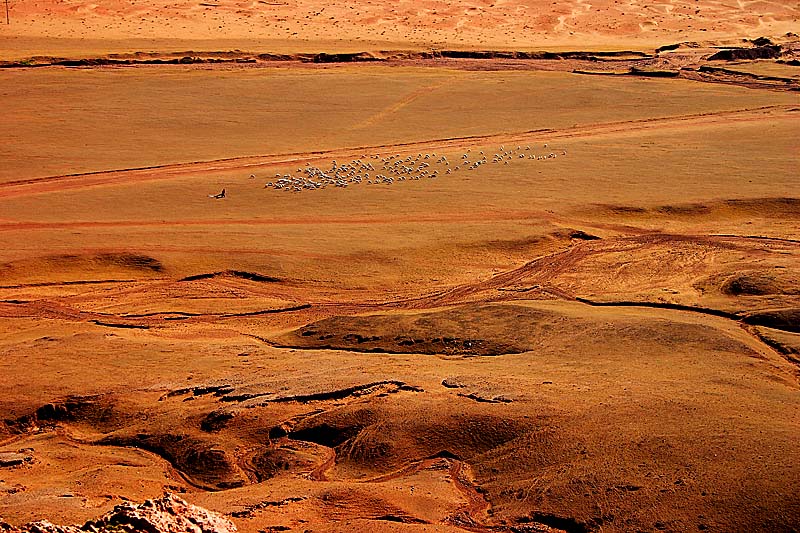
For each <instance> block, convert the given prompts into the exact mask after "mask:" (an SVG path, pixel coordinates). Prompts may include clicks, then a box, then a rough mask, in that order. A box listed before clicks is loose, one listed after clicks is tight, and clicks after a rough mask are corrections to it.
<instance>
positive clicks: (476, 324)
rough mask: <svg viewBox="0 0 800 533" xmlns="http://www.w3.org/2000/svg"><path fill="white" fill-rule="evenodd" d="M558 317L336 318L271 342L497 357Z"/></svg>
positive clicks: (471, 313) (509, 309)
mask: <svg viewBox="0 0 800 533" xmlns="http://www.w3.org/2000/svg"><path fill="white" fill-rule="evenodd" d="M557 316H560V315H557V314H556V313H551V312H545V311H540V310H536V309H531V308H525V307H521V306H513V305H467V306H462V307H458V308H453V309H448V310H445V311H435V312H429V313H423V314H414V315H401V314H384V315H370V316H338V317H332V318H327V319H324V320H320V321H319V322H314V323H312V324H308V325H306V326H303V327H302V328H300V329H298V330H295V331H294V332H291V333H289V334H286V335H283V336H281V337H279V338H277V339H275V343H276V344H277V345H278V346H283V347H291V348H314V349H334V350H349V351H357V352H366V353H414V354H429V355H432V354H444V355H474V356H495V355H503V354H511V353H521V352H525V351H528V350H530V349H531V348H532V344H531V341H530V340H529V339H530V335H529V334H530V333H531V332H535V331H537V330H539V329H541V328H542V327H543V326H545V325H546V324H547V323H549V322H551V321H552V320H554V319H555V317H557Z"/></svg>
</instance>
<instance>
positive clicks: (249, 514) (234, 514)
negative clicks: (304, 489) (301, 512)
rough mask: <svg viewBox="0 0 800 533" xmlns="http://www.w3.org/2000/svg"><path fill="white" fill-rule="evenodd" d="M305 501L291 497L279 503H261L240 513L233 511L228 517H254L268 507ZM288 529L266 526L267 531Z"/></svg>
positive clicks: (288, 528) (247, 507)
mask: <svg viewBox="0 0 800 533" xmlns="http://www.w3.org/2000/svg"><path fill="white" fill-rule="evenodd" d="M303 500H305V498H301V497H299V496H298V497H291V498H286V499H284V500H280V501H263V502H258V503H256V504H254V505H248V506H246V507H245V508H244V509H243V510H241V511H233V512H232V513H230V516H232V517H234V518H250V517H252V516H253V515H255V514H256V513H257V512H258V511H260V510H262V509H268V508H270V507H283V506H284V505H289V504H290V503H295V502H301V501H303ZM290 530H291V528H290V527H285V526H268V531H290Z"/></svg>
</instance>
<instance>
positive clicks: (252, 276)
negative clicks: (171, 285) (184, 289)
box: [178, 270, 281, 283]
mask: <svg viewBox="0 0 800 533" xmlns="http://www.w3.org/2000/svg"><path fill="white" fill-rule="evenodd" d="M226 276H227V277H233V278H241V279H246V280H250V281H257V282H259V283H278V282H279V281H281V280H280V279H279V278H275V277H272V276H265V275H263V274H258V273H256V272H246V271H244V270H221V271H219V272H207V273H203V274H195V275H193V276H186V277H185V278H181V279H179V280H178V281H197V280H201V279H212V278H217V277H226Z"/></svg>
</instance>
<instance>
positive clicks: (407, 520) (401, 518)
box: [373, 514, 430, 524]
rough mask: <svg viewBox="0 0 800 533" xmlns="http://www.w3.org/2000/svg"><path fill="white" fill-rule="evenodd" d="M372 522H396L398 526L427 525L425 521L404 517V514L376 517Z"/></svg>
mask: <svg viewBox="0 0 800 533" xmlns="http://www.w3.org/2000/svg"><path fill="white" fill-rule="evenodd" d="M373 520H381V521H384V522H397V523H400V524H429V523H430V522H428V521H427V520H422V519H420V518H417V517H414V516H410V515H406V514H403V515H401V514H385V515H381V516H376V517H375V518H373Z"/></svg>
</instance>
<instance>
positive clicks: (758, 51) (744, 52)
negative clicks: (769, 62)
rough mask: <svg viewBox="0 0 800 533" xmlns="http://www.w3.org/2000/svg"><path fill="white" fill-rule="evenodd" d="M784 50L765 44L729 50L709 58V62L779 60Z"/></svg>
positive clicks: (721, 51) (778, 46) (774, 45)
mask: <svg viewBox="0 0 800 533" xmlns="http://www.w3.org/2000/svg"><path fill="white" fill-rule="evenodd" d="M782 51H783V49H782V48H781V47H780V45H777V44H764V45H763V46H755V47H752V48H727V49H725V50H720V51H719V52H717V53H716V54H714V55H712V56H711V57H709V58H708V60H709V61H738V60H743V59H745V60H752V59H777V58H779V57H781V53H782Z"/></svg>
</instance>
